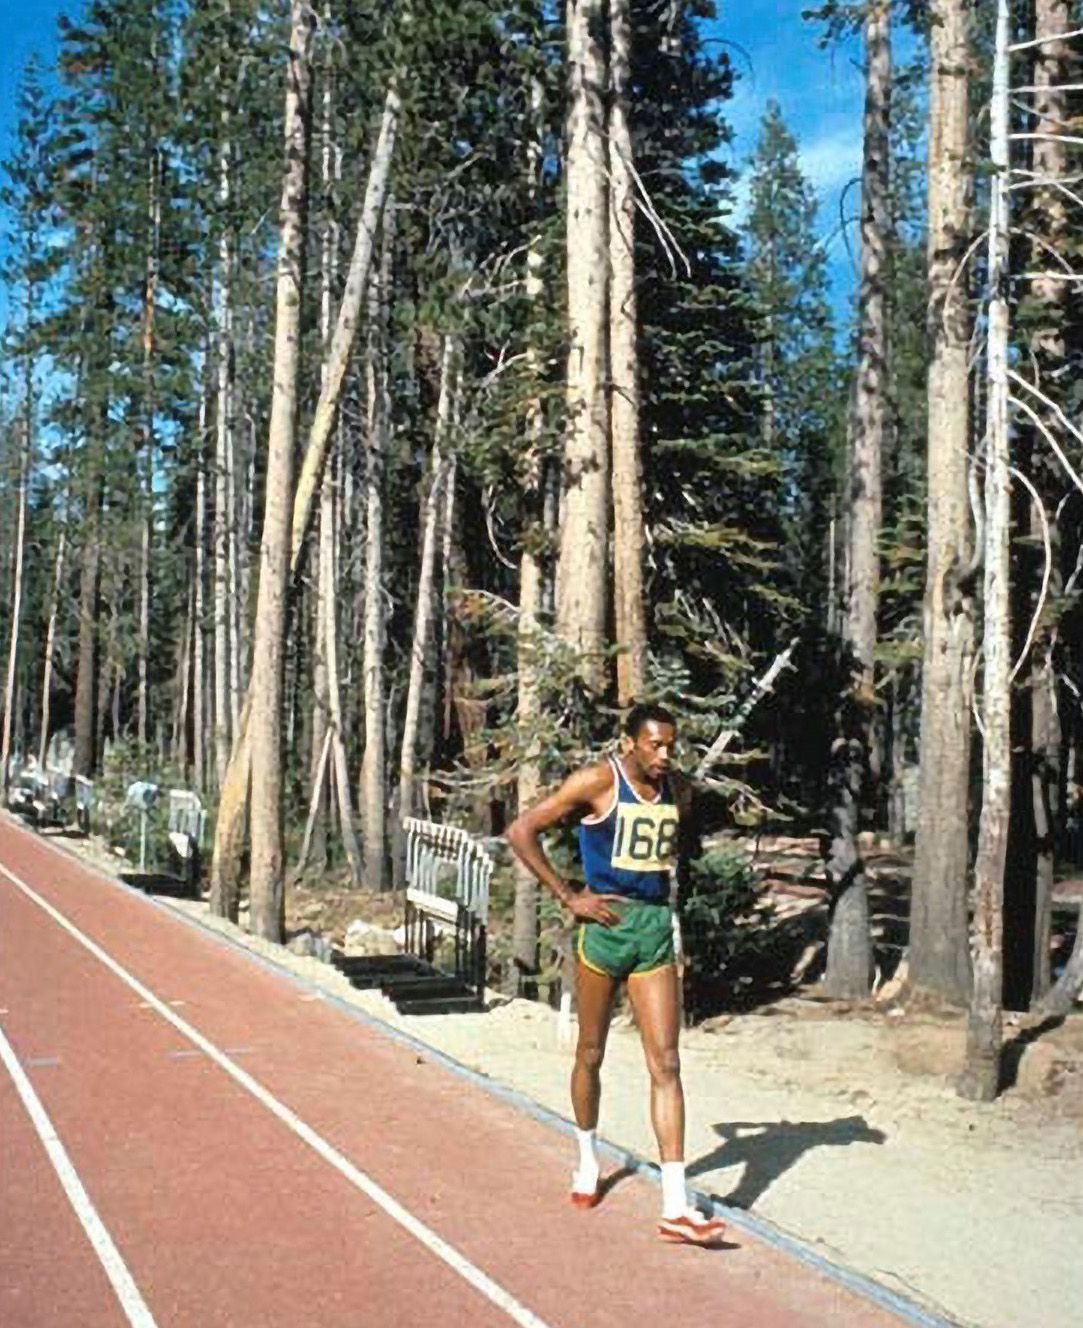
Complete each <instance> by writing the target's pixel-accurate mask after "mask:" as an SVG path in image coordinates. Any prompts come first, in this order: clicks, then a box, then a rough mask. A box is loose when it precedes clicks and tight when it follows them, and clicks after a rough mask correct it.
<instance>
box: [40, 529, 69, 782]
mask: <svg viewBox="0 0 1083 1328" xmlns="http://www.w3.org/2000/svg"><path fill="white" fill-rule="evenodd" d="M67 534H68V527H67V522H66V520H65V523H64V524H63V525H62V526H61V527H60V534H59V535H58V537H57V541H56V562H55V564H54V567H53V593H52V598H51V599H50V601H49V625H48V627H47V628H46V629H45V664H44V667H43V669H42V675H41V733H40V735H39V738H38V765H39V766H41V767H42V768H44V766H45V753H46V752H47V751H48V750H49V713H50V710H51V708H52V690H53V650H54V649H55V646H56V618H57V613H58V611H59V608H60V588H61V586H62V585H63V584H64V547H65V544H66V541H67Z"/></svg>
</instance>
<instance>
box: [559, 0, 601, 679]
mask: <svg viewBox="0 0 1083 1328" xmlns="http://www.w3.org/2000/svg"><path fill="white" fill-rule="evenodd" d="M604 20H605V6H604V4H603V0H568V18H567V28H568V72H569V83H570V94H571V104H570V107H569V111H568V148H567V157H566V163H565V175H566V179H567V195H568V203H567V265H568V333H569V337H568V340H569V350H568V380H567V398H568V424H567V434H566V437H565V445H564V483H563V505H562V512H561V530H560V562H559V567H558V572H557V631H558V633H559V634H560V636H561V637H562V638H563V639H564V640H565V641H567V642H568V643H569V644H570V645H572V646H573V647H574V648H575V649H576V650H577V651H579V652H580V654H581V655H582V663H581V666H580V667H581V673H582V677H583V680H584V682H585V683H586V684H587V686H588V687H590V688H591V689H592V690H594V691H601V690H602V689H603V688H604V686H605V661H604V659H603V651H604V647H605V633H606V607H607V604H608V575H607V571H608V558H607V545H608V525H609V496H608V492H607V490H608V483H607V477H608V474H609V420H608V410H607V404H606V373H607V363H606V361H607V353H606V352H607V347H606V331H607V309H608V305H607V291H606V285H607V275H608V268H609V264H608V253H607V250H608V238H609V209H608V192H607V188H606V170H607V164H606V146H605V112H604V98H605V91H606V65H605V51H604V48H603V46H602V40H601V38H602V33H603V30H604V29H603V25H604Z"/></svg>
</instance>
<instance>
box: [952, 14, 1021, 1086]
mask: <svg viewBox="0 0 1083 1328" xmlns="http://www.w3.org/2000/svg"><path fill="white" fill-rule="evenodd" d="M1008 34H1009V18H1008V0H998V4H997V37H996V60H995V64H994V67H993V101H992V113H991V124H992V142H991V153H990V155H991V157H992V162H993V167H994V171H995V174H994V175H993V179H992V186H991V190H992V192H991V202H990V214H991V215H990V224H989V236H990V239H989V282H990V292H991V294H990V302H989V331H988V338H987V346H988V350H987V355H988V378H989V414H988V419H987V428H986V437H987V443H986V457H985V600H984V631H983V653H984V657H985V671H984V678H983V684H982V718H983V728H984V734H983V742H984V752H983V765H982V776H983V778H982V806H981V820H980V822H979V827H978V854H977V859H976V861H975V865H974V986H973V992H972V995H971V999H970V1017H969V1020H968V1025H967V1044H966V1064H965V1066H964V1069H963V1073H962V1076H961V1077H960V1081H959V1092H960V1094H961V1095H962V1096H963V1097H967V1098H970V1099H972V1100H975V1101H981V1102H990V1101H992V1099H993V1098H994V1097H996V1095H997V1092H998V1091H999V1087H1000V1063H1001V1028H1002V1023H1003V1012H1002V998H1003V991H1002V988H1003V941H1004V863H1005V859H1006V855H1007V845H1008V822H1009V818H1010V817H1011V791H1012V790H1011V755H1012V753H1011V722H1010V717H1011V667H1012V664H1011V588H1010V584H1009V542H1010V538H1011V486H1010V479H1009V474H1008V468H1009V458H1008V334H1009V328H1008V276H1009V271H1010V268H1009V229H1008V161H1009V156H1008V143H1009V139H1008V107H1009V100H1008V99H1009V91H1008V83H1009V56H1008V40H1009V35H1008Z"/></svg>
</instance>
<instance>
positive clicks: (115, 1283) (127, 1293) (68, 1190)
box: [0, 1029, 157, 1328]
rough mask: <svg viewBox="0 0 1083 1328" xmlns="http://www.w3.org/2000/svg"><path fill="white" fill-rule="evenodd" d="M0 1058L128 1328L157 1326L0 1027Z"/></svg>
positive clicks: (155, 1327)
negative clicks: (109, 1285) (110, 1286)
mask: <svg viewBox="0 0 1083 1328" xmlns="http://www.w3.org/2000/svg"><path fill="white" fill-rule="evenodd" d="M0 1061H3V1062H4V1065H5V1067H6V1069H7V1072H8V1074H10V1075H11V1078H12V1082H13V1083H14V1084H15V1091H16V1092H17V1093H18V1094H19V1097H20V1098H21V1099H22V1103H23V1106H24V1107H25V1108H26V1113H27V1115H28V1116H29V1117H30V1119H31V1121H32V1122H33V1125H34V1129H35V1130H36V1131H37V1133H38V1138H39V1139H40V1140H41V1142H42V1144H43V1145H44V1146H45V1151H46V1153H47V1154H48V1155H49V1161H50V1162H51V1163H52V1164H53V1169H54V1171H55V1172H56V1174H57V1176H58V1178H59V1180H60V1184H61V1185H62V1186H63V1187H64V1193H65V1194H66V1195H67V1196H68V1202H69V1203H70V1204H71V1206H72V1207H73V1208H74V1209H75V1215H76V1216H77V1217H78V1219H79V1221H80V1222H81V1223H82V1226H83V1230H84V1231H85V1232H86V1234H87V1239H88V1240H89V1241H90V1243H91V1245H93V1247H94V1253H95V1254H96V1255H97V1256H98V1259H99V1260H100V1262H101V1265H102V1267H103V1268H104V1269H105V1275H106V1277H108V1279H109V1281H110V1284H111V1285H112V1287H113V1290H114V1291H115V1292H116V1296H117V1299H118V1300H119V1301H120V1306H121V1309H123V1311H124V1313H125V1315H126V1317H127V1319H128V1322H129V1323H130V1324H131V1325H132V1328H157V1325H156V1324H155V1322H154V1316H153V1315H152V1314H151V1312H150V1310H149V1309H148V1308H147V1304H146V1301H144V1299H143V1297H142V1296H141V1295H140V1294H139V1288H138V1287H137V1286H136V1285H135V1282H134V1281H133V1279H132V1275H131V1273H129V1271H128V1267H127V1265H126V1264H125V1262H124V1260H123V1258H121V1254H120V1251H119V1250H118V1249H117V1247H116V1246H115V1245H114V1244H113V1238H112V1236H110V1234H109V1232H108V1231H107V1230H106V1228H105V1223H104V1222H103V1221H102V1220H101V1218H100V1217H99V1216H98V1210H97V1209H96V1208H95V1207H94V1204H93V1203H92V1202H91V1199H90V1196H89V1195H88V1194H87V1192H86V1190H85V1189H84V1188H83V1183H82V1181H81V1180H80V1179H79V1176H78V1174H77V1172H76V1170H75V1168H74V1167H73V1166H72V1162H71V1158H70V1157H69V1156H68V1154H67V1150H66V1149H65V1148H64V1145H63V1144H62V1143H61V1142H60V1137H59V1136H58V1134H57V1132H56V1130H55V1129H54V1128H53V1123H52V1121H51V1120H50V1119H49V1115H48V1113H47V1112H46V1110H45V1108H44V1107H43V1106H42V1104H41V1099H40V1098H39V1097H38V1095H37V1094H36V1093H35V1092H34V1087H33V1085H32V1084H31V1082H30V1080H29V1079H28V1078H27V1077H26V1073H25V1071H24V1070H23V1067H22V1066H21V1065H20V1064H19V1058H18V1057H17V1056H16V1055H15V1050H14V1048H13V1047H12V1045H11V1043H10V1042H9V1041H8V1040H7V1038H6V1037H5V1036H4V1032H3V1029H0Z"/></svg>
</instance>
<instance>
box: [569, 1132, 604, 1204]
mask: <svg viewBox="0 0 1083 1328" xmlns="http://www.w3.org/2000/svg"><path fill="white" fill-rule="evenodd" d="M575 1137H576V1139H577V1140H578V1141H579V1165H578V1167H576V1169H575V1176H574V1179H573V1184H574V1187H575V1189H576V1190H578V1191H579V1193H581V1194H592V1193H593V1192H594V1190H596V1189H597V1188H598V1174H599V1167H598V1151H597V1144H596V1139H597V1131H596V1130H579V1129H577V1130H576V1132H575Z"/></svg>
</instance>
